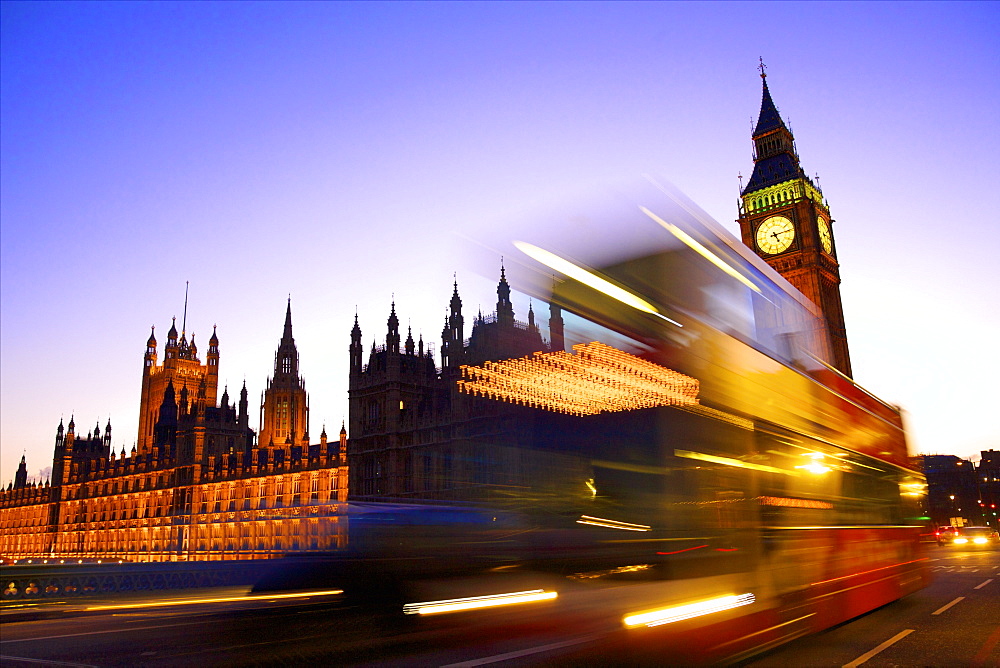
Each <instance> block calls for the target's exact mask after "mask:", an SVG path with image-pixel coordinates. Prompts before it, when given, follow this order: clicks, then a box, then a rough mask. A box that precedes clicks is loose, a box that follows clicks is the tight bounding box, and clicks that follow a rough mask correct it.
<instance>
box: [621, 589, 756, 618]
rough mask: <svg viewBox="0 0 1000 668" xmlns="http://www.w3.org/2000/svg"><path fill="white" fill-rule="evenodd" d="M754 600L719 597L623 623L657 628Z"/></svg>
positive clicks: (641, 616) (745, 595)
mask: <svg viewBox="0 0 1000 668" xmlns="http://www.w3.org/2000/svg"><path fill="white" fill-rule="evenodd" d="M754 600H755V599H754V595H753V594H749V593H748V594H741V595H739V596H721V597H719V598H710V599H708V600H707V601H699V602H698V603H688V604H687V605H678V606H674V607H671V608H663V609H662V610H653V611H652V612H644V613H642V614H638V615H630V616H628V617H626V618H625V619H624V620H623V621H624V622H625V626H644V625H645V626H659V625H661V624H670V623H672V622H679V621H681V620H684V619H692V618H694V617H701V616H702V615H709V614H711V613H713V612H722V611H723V610H731V609H732V608H738V607H740V606H741V605H750V604H751V603H753V602H754Z"/></svg>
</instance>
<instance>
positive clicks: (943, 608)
mask: <svg viewBox="0 0 1000 668" xmlns="http://www.w3.org/2000/svg"><path fill="white" fill-rule="evenodd" d="M964 598H965V597H964V596H959V597H958V598H956V599H955V600H954V601H952V602H951V603H949V604H948V605H944V606H941V607H940V608H938V609H937V610H935V611H934V612H932V613H931V614H932V615H940V614H941V613H942V612H944V611H945V610H947V609H948V608H950V607H951V606H953V605H955V604H956V603H958V602H959V601H961V600H962V599H964Z"/></svg>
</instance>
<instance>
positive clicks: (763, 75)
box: [757, 56, 767, 79]
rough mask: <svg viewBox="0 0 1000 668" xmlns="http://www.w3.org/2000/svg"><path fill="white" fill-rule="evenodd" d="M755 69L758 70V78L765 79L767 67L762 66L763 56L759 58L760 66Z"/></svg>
mask: <svg viewBox="0 0 1000 668" xmlns="http://www.w3.org/2000/svg"><path fill="white" fill-rule="evenodd" d="M757 69H758V70H760V78H761V79H766V78H767V72H766V71H765V70H766V69H767V65H765V64H764V56H761V57H760V64H759V65H758V66H757Z"/></svg>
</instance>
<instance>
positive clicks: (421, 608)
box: [403, 589, 559, 615]
mask: <svg viewBox="0 0 1000 668" xmlns="http://www.w3.org/2000/svg"><path fill="white" fill-rule="evenodd" d="M558 595H559V594H557V593H556V592H554V591H543V590H541V589H530V590H528V591H515V592H510V593H507V594H491V595H490V596H472V597H469V598H451V599H447V600H444V601H425V602H423V603H407V604H406V605H404V606H403V612H404V613H406V614H407V615H433V614H436V613H440V612H458V611H459V610H474V609H476V608H494V607H497V606H501V605H514V604H517V603H533V602H535V601H548V600H551V599H554V598H556V597H557V596H558Z"/></svg>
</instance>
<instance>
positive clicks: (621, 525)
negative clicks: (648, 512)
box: [576, 515, 650, 531]
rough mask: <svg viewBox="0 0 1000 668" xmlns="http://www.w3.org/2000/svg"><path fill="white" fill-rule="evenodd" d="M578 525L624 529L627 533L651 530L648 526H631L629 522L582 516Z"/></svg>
mask: <svg viewBox="0 0 1000 668" xmlns="http://www.w3.org/2000/svg"><path fill="white" fill-rule="evenodd" d="M576 523H577V524H592V525H594V526H595V527H607V528H609V529H624V530H625V531H649V529H650V527H649V526H648V525H646V524H629V523H628V522H619V521H617V520H606V519H604V518H603V517H591V516H590V515H581V516H580V519H578V520H577V521H576Z"/></svg>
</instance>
